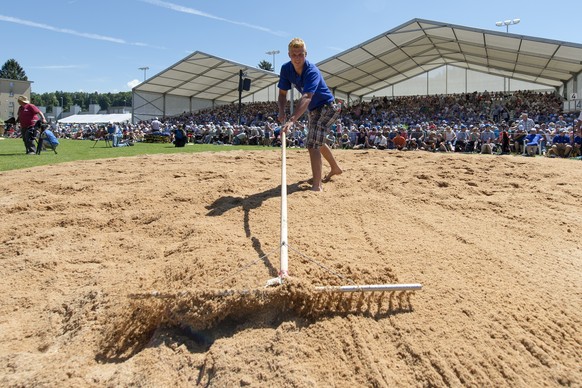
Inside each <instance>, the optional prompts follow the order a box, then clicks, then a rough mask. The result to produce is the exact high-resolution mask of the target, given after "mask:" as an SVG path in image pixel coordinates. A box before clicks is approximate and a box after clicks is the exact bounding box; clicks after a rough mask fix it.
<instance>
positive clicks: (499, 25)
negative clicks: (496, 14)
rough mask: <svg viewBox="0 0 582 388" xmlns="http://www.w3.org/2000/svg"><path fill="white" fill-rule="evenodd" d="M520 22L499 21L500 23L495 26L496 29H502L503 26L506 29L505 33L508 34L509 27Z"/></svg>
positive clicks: (515, 20) (514, 20)
mask: <svg viewBox="0 0 582 388" xmlns="http://www.w3.org/2000/svg"><path fill="white" fill-rule="evenodd" d="M520 21H521V19H512V20H504V21H501V22H496V23H495V25H496V26H497V27H503V26H505V27H506V28H505V32H507V33H508V32H509V26H510V25H512V24H517V23H519V22H520Z"/></svg>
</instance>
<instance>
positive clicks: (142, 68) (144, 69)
mask: <svg viewBox="0 0 582 388" xmlns="http://www.w3.org/2000/svg"><path fill="white" fill-rule="evenodd" d="M139 69H140V70H143V81H144V82H145V80H146V74H147V71H148V70H149V69H150V68H149V67H147V66H144V67H140V68H139Z"/></svg>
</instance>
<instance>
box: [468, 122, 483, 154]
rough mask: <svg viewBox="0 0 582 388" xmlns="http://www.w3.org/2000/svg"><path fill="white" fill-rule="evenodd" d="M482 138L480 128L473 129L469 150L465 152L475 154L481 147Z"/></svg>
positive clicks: (470, 135)
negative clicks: (480, 140)
mask: <svg viewBox="0 0 582 388" xmlns="http://www.w3.org/2000/svg"><path fill="white" fill-rule="evenodd" d="M480 138H481V134H480V133H479V128H478V127H473V130H472V131H471V133H470V134H469V140H468V141H467V148H466V149H465V152H475V151H477V150H478V149H479V148H480V147H479V139H480Z"/></svg>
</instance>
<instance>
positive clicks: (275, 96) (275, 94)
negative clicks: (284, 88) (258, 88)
mask: <svg viewBox="0 0 582 388" xmlns="http://www.w3.org/2000/svg"><path fill="white" fill-rule="evenodd" d="M280 52H281V51H279V50H271V51H267V52H266V53H265V54H267V55H272V56H273V72H275V73H277V68H276V67H275V55H277V54H279V53H280ZM268 91H269V89H267V92H268ZM273 98H274V99H275V101H277V85H275V93H274V94H273ZM267 99H269V97H267Z"/></svg>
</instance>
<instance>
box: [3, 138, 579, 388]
mask: <svg viewBox="0 0 582 388" xmlns="http://www.w3.org/2000/svg"><path fill="white" fill-rule="evenodd" d="M335 155H336V157H337V159H338V161H339V162H340V164H341V165H342V167H343V168H344V169H345V170H346V171H345V173H344V174H342V175H341V176H337V177H334V178H333V180H332V181H331V182H328V183H325V186H324V192H323V193H313V192H311V191H309V187H310V185H309V183H308V182H307V181H306V179H307V178H308V177H309V175H310V174H309V160H308V155H307V152H306V151H305V150H294V149H290V150H288V152H287V184H288V196H287V199H288V227H289V239H288V246H289V270H290V275H291V278H290V280H289V281H288V282H287V283H285V284H284V285H283V286H280V287H277V288H270V289H264V288H263V286H264V284H265V282H266V281H267V280H269V279H271V278H274V277H276V276H277V274H278V271H279V260H280V258H279V250H280V245H281V244H280V220H281V216H280V203H281V198H280V184H281V169H280V164H281V163H280V161H281V153H280V150H277V149H273V150H269V151H265V152H244V151H233V152H217V153H204V154H180V155H147V156H140V157H135V158H119V159H107V160H100V161H87V162H77V163H70V164H59V165H55V166H49V167H39V168H33V169H27V170H20V171H11V172H3V173H0V177H1V179H0V211H1V214H2V223H1V225H0V238H1V244H0V271H1V274H0V275H1V279H2V281H1V282H0V385H1V386H3V387H12V386H46V387H67V386H95V387H101V386H111V387H117V386H150V387H154V386H155V387H162V386H173V387H191V386H196V385H200V386H216V387H226V386H247V385H248V386H265V387H267V386H268V387H275V386H280V387H284V386H293V387H314V386H322V387H323V386H325V387H329V386H335V387H355V386H375V387H380V386H496V387H499V386H510V387H535V386H578V387H579V386H582V363H581V360H582V333H581V328H582V243H581V241H582V232H581V227H582V206H581V205H582V184H581V183H580V182H582V168H581V167H582V164H581V163H580V162H579V161H575V160H559V159H549V158H544V157H537V158H523V157H519V156H492V155H464V154H431V153H426V152H408V153H406V152H400V153H399V152H391V151H372V150H370V151H343V150H338V151H335ZM384 283H388V284H401V283H420V284H422V287H423V288H422V290H421V291H416V292H414V293H412V292H406V293H405V292H385V293H371V294H349V295H347V294H335V293H331V294H328V293H315V292H314V291H313V289H314V287H315V286H319V285H352V284H384Z"/></svg>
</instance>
